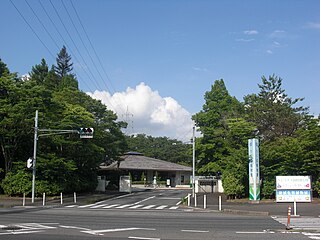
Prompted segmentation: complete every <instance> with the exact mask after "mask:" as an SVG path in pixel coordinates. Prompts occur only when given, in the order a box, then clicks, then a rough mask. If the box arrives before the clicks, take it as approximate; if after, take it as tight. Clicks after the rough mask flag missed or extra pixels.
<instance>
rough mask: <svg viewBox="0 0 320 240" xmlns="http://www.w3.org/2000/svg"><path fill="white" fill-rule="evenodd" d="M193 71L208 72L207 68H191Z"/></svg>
mask: <svg viewBox="0 0 320 240" xmlns="http://www.w3.org/2000/svg"><path fill="white" fill-rule="evenodd" d="M192 69H193V70H195V71H199V72H208V71H209V70H208V69H207V68H199V67H192Z"/></svg>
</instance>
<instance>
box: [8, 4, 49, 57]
mask: <svg viewBox="0 0 320 240" xmlns="http://www.w3.org/2000/svg"><path fill="white" fill-rule="evenodd" d="M10 2H11V4H12V5H13V6H14V8H15V9H16V10H17V12H18V13H19V15H20V16H21V18H22V19H23V20H24V22H25V23H26V24H27V25H28V26H29V28H30V29H31V31H32V32H33V34H34V35H35V36H36V37H37V38H38V40H39V41H40V42H41V44H42V45H43V46H44V47H45V48H46V49H47V51H48V52H49V53H50V55H51V56H52V57H53V59H54V58H55V56H54V55H53V53H52V52H51V51H50V49H49V48H48V46H47V45H46V44H45V43H44V42H43V41H42V40H41V38H40V36H39V35H38V34H37V33H36V31H35V30H34V29H33V27H32V26H31V25H30V24H29V22H28V21H27V19H26V18H25V17H24V16H23V14H22V13H21V12H20V10H19V9H18V8H17V6H16V5H15V4H14V3H13V1H12V0H10Z"/></svg>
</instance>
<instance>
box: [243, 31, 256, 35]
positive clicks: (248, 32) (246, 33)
mask: <svg viewBox="0 0 320 240" xmlns="http://www.w3.org/2000/svg"><path fill="white" fill-rule="evenodd" d="M243 33H244V34H245V35H256V34H258V33H259V32H258V31H257V30H246V31H243Z"/></svg>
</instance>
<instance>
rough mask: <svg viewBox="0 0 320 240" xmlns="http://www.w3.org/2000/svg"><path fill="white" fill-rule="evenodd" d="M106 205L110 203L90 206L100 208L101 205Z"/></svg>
mask: <svg viewBox="0 0 320 240" xmlns="http://www.w3.org/2000/svg"><path fill="white" fill-rule="evenodd" d="M106 205H108V204H100V205H95V206H92V207H90V208H99V207H104V206H106Z"/></svg>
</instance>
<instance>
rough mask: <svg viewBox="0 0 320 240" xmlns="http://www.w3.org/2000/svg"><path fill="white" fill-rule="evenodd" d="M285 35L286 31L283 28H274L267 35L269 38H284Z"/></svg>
mask: <svg viewBox="0 0 320 240" xmlns="http://www.w3.org/2000/svg"><path fill="white" fill-rule="evenodd" d="M286 36H287V33H286V31H284V30H275V31H273V32H272V33H271V34H270V35H269V37H270V38H284V37H286Z"/></svg>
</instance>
